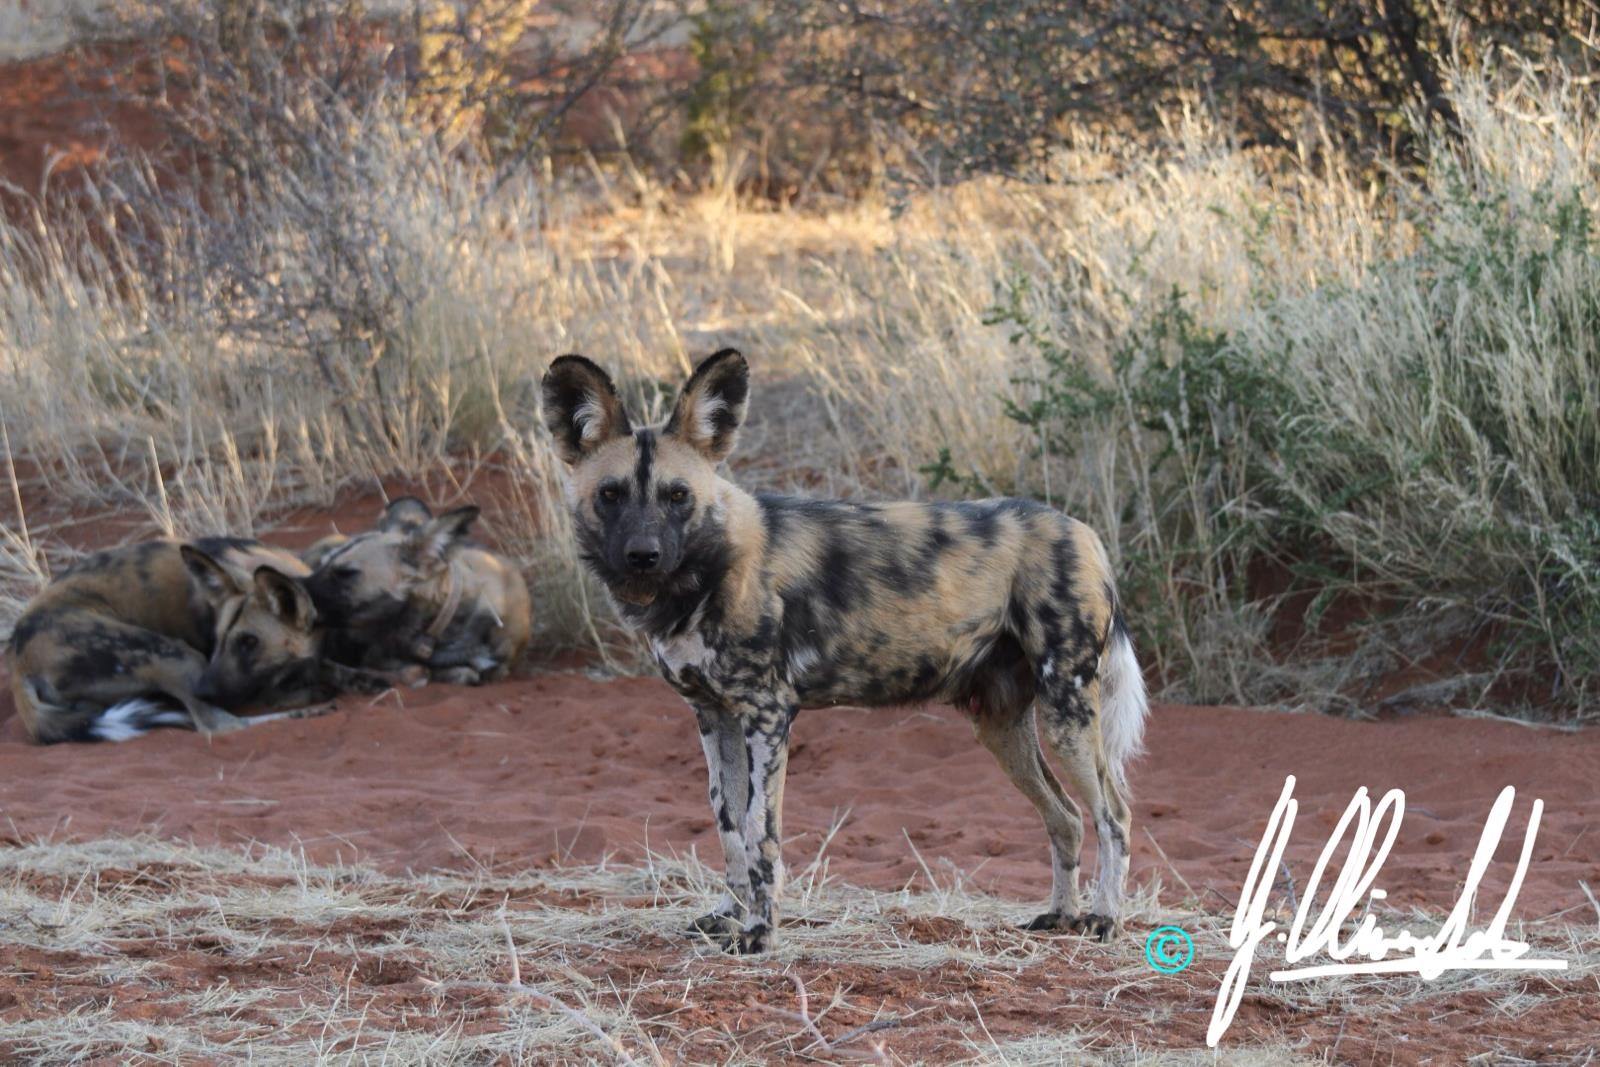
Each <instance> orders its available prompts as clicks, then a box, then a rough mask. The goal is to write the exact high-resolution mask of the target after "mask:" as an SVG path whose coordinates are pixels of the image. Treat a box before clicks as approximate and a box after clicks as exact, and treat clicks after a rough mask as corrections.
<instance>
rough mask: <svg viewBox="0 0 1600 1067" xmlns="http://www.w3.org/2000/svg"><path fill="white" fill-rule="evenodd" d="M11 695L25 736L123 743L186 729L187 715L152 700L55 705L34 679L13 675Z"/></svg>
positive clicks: (47, 742) (52, 740)
mask: <svg viewBox="0 0 1600 1067" xmlns="http://www.w3.org/2000/svg"><path fill="white" fill-rule="evenodd" d="M11 693H12V697H13V698H14V701H15V703H16V707H17V713H18V715H19V717H20V718H21V719H22V725H23V728H24V729H25V730H27V732H28V736H29V737H30V738H32V739H33V740H34V741H36V742H38V743H39V744H41V745H51V744H55V743H56V742H58V741H127V740H129V739H131V738H135V737H138V736H139V735H140V734H144V733H148V732H149V731H150V730H152V729H154V728H155V727H157V726H188V725H189V714H188V712H185V711H181V710H179V709H177V708H171V707H167V706H166V705H164V704H161V703H159V702H157V701H154V700H144V699H139V700H124V701H121V702H120V703H117V704H113V705H111V706H110V707H109V708H104V709H101V710H99V711H79V710H77V709H75V708H66V707H60V706H58V705H57V704H56V703H55V702H54V701H52V700H51V699H50V698H49V694H48V687H47V686H45V685H44V684H43V683H42V681H41V680H40V679H38V678H25V677H21V676H13V678H12V685H11Z"/></svg>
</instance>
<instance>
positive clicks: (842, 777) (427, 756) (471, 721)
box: [0, 674, 1600, 919]
mask: <svg viewBox="0 0 1600 1067" xmlns="http://www.w3.org/2000/svg"><path fill="white" fill-rule="evenodd" d="M369 699H370V698H361V699H359V700H352V701H346V704H345V707H344V708H343V709H342V710H341V711H340V712H338V713H335V714H333V715H330V716H327V717H325V718H321V719H314V720H307V721H302V722H290V723H278V724H272V725H268V726H264V727H261V728H258V729H256V730H250V731H246V732H244V733H242V734H237V735H231V736H227V737H222V738H218V739H216V740H214V741H209V742H208V741H206V740H204V739H203V738H200V737H197V736H195V735H193V734H190V733H188V732H185V731H163V732H159V733H156V734H152V735H150V736H148V737H145V738H141V739H138V740H136V741H133V742H130V743H126V744H123V745H119V746H114V747H113V746H109V745H64V746H56V747H52V748H36V747H33V746H30V745H28V744H26V743H25V742H24V741H23V739H22V736H21V731H20V728H19V726H18V724H17V722H16V721H15V719H14V718H13V717H12V715H11V707H10V702H9V701H10V698H9V696H6V697H4V698H0V825H3V826H4V827H5V830H4V831H0V832H3V833H6V834H10V835H17V836H21V837H24V838H29V837H34V836H42V835H50V834H56V835H65V836H69V837H72V838H88V837H93V836H96V835H101V834H106V833H131V832H136V831H141V830H147V831H151V832H154V833H158V834H161V835H163V836H169V837H176V838H182V839H185V840H191V839H192V840H194V841H196V842H199V843H202V844H210V843H220V844H224V845H234V844H243V843H246V842H250V841H264V842H269V843H276V844H289V843H293V842H296V841H298V842H300V843H302V844H304V845H305V847H306V850H307V852H308V853H309V854H310V855H311V857H312V858H313V859H314V860H318V861H326V860H333V859H335V858H342V859H345V860H356V859H360V860H363V861H366V862H370V863H374V864H376V865H379V866H382V867H385V868H388V869H391V870H397V871H404V870H416V871H421V870H427V869H431V868H466V867H470V866H473V865H476V864H480V863H481V864H486V865H492V866H499V867H502V868H504V867H511V868H516V867H523V866H533V865H542V864H548V863H555V862H563V861H566V862H586V861H592V860H597V859H599V858H601V857H602V856H604V855H607V854H613V855H617V856H619V857H621V858H623V859H628V858H633V857H638V856H640V855H642V853H643V850H644V849H645V848H646V847H649V848H651V849H656V850H674V849H675V850H679V851H683V850H687V849H690V848H694V849H697V850H698V851H699V853H700V855H701V856H702V857H703V858H705V859H707V860H710V861H713V862H720V851H719V848H718V845H717V839H716V835H715V834H714V833H713V831H712V825H711V818H710V813H709V809H708V807H707V804H706V800H705V766H704V763H703V761H702V759H701V755H700V746H699V743H698V738H697V736H696V734H695V728H694V720H693V717H692V716H691V715H690V714H689V713H688V711H687V710H686V708H685V707H684V706H683V704H682V702H681V701H680V700H679V699H678V697H677V696H676V695H675V694H673V693H672V691H671V690H670V689H668V688H667V687H666V685H665V684H663V683H662V682H660V681H658V680H655V679H621V680H617V681H611V682H597V681H593V680H590V679H588V678H586V677H584V676H582V675H577V674H546V675H537V676H535V677H532V678H528V679H521V680H515V681H511V682H506V683H502V684H498V685H490V686H485V687H483V688H481V689H459V688H453V687H447V686H432V687H429V688H427V689H424V690H411V691H404V692H398V693H391V694H389V695H388V696H386V697H383V698H380V699H378V700H377V701H376V702H375V703H373V704H370V705H369V704H368V700H369ZM795 737H796V743H795V748H794V754H793V758H792V759H791V763H790V772H789V788H788V793H787V807H786V826H785V832H786V835H787V838H788V844H787V846H786V849H787V852H786V854H787V856H788V858H789V862H790V864H791V865H795V864H798V863H804V862H808V861H809V859H810V858H811V856H812V855H814V854H815V851H816V849H817V847H818V846H819V844H820V843H821V840H822V837H823V835H824V834H825V833H826V832H827V830H828V829H829V827H830V825H831V824H832V823H833V822H834V820H835V819H836V818H837V817H838V816H839V815H841V814H843V813H846V812H848V817H847V819H846V821H845V824H844V828H843V830H842V831H841V832H840V833H839V834H838V835H837V836H836V837H835V839H834V841H833V843H832V844H831V845H830V846H829V848H828V856H829V858H830V861H831V863H832V869H833V872H834V873H835V874H836V875H837V876H839V877H841V878H843V879H845V880H847V881H852V882H856V883H858V884H862V885H868V886H874V887H880V888H898V887H900V886H901V885H903V884H905V883H906V882H908V881H910V880H913V879H915V878H916V877H918V870H919V866H918V860H917V855H916V853H918V852H920V853H921V856H922V858H923V859H924V860H925V861H926V862H928V863H929V864H930V865H931V866H933V868H934V870H935V871H936V872H937V871H939V870H940V865H941V864H943V863H945V861H948V863H949V864H953V865H954V866H955V867H957V868H959V869H961V870H963V871H966V872H969V873H971V874H973V875H974V880H975V882H976V884H977V885H979V886H981V887H984V888H989V889H993V890H995V891H997V892H1000V893H1002V894H1004V895H1007V896H1011V897H1015V898H1016V900H1017V911H1018V915H1019V917H1020V916H1022V915H1023V914H1024V913H1025V912H1027V911H1028V909H1029V908H1032V907H1034V906H1035V905H1036V904H1037V903H1039V902H1040V901H1042V899H1043V897H1044V895H1045V894H1046V893H1047V891H1048V888H1049V872H1048V866H1047V863H1046V857H1045V850H1044V834H1043V830H1042V828H1041V826H1040V824H1039V821H1038V819H1037V817H1036V816H1035V815H1034V813H1033V810H1032V808H1031V807H1030V806H1029V805H1028V803H1027V802H1026V801H1025V800H1024V799H1023V798H1022V796H1021V795H1020V794H1018V793H1017V792H1016V791H1015V790H1014V789H1013V788H1012V787H1011V786H1010V784H1009V783H1008V782H1007V781H1006V779H1005V777H1004V776H1003V775H1002V774H1001V772H1000V770H999V769H998V767H997V766H996V765H995V764H994V762H993V761H992V760H991V759H990V758H989V757H988V755H987V754H986V753H985V752H984V751H983V750H982V749H981V748H979V747H978V746H977V745H976V743H975V742H974V741H973V739H972V736H971V730H970V728H969V727H968V725H967V723H966V722H965V721H964V720H963V718H962V716H961V715H960V714H959V713H957V712H955V711H953V710H951V709H949V708H944V707H930V708H922V709H912V708H901V709H889V710H876V711H867V710H861V709H849V708H843V709H832V710H819V711H806V712H803V713H802V714H801V718H800V721H799V723H798V724H797V725H796V728H795ZM1149 748H1150V751H1149V754H1148V755H1147V756H1146V757H1145V758H1144V759H1143V760H1142V761H1141V762H1140V763H1138V765H1137V767H1136V769H1135V771H1134V774H1133V787H1134V791H1135V794H1136V797H1137V800H1136V802H1135V807H1134V828H1135V829H1134V835H1135V840H1134V860H1133V878H1134V880H1135V881H1142V880H1144V879H1146V878H1149V877H1150V876H1152V875H1160V876H1161V877H1162V878H1163V880H1164V882H1165V884H1166V885H1168V886H1169V887H1174V888H1176V887H1175V879H1174V875H1173V872H1174V871H1176V874H1177V875H1178V876H1181V878H1182V879H1183V880H1184V881H1185V882H1187V883H1188V884H1189V885H1190V886H1191V887H1193V889H1194V890H1195V891H1196V892H1197V893H1206V892H1208V891H1209V890H1215V891H1216V892H1217V893H1220V894H1222V897H1223V898H1225V899H1226V900H1227V901H1228V902H1230V909H1231V902H1232V901H1235V900H1237V898H1238V894H1239V889H1240V885H1241V883H1242V881H1243V877H1244V875H1245V873H1246V871H1247V869H1248V867H1249V864H1250V859H1251V857H1252V855H1253V853H1254V851H1255V847H1256V844H1257V843H1258V841H1259V840H1260V835H1261V833H1262V831H1263V830H1264V828H1265V825H1266V820H1267V816H1268V814H1269V813H1270V812H1271V810H1272V807H1273V804H1274V802H1275V801H1276V800H1277V797H1278V794H1279V792H1280V791H1281V790H1282V788H1283V781H1284V775H1285V774H1287V773H1293V774H1295V775H1297V777H1298V779H1299V782H1298V785H1297V788H1296V796H1297V797H1298V798H1299V800H1300V804H1301V812H1300V819H1299V823H1298V829H1297V832H1296V834H1295V837H1294V841H1293V844H1292V846H1291V849H1290V853H1289V855H1290V865H1291V868H1292V870H1293V872H1294V873H1295V876H1296V878H1297V879H1298V880H1299V881H1300V884H1301V885H1303V884H1304V879H1305V877H1306V876H1307V875H1308V874H1309V872H1310V869H1311V865H1312V863H1313V862H1314V861H1315V859H1316V856H1317V854H1318V853H1319V852H1320V851H1321V849H1322V846H1323V844H1324V843H1325V840H1326V835H1327V833H1328V832H1329V831H1330V830H1331V828H1332V826H1333V824H1334V822H1335V821H1336V820H1337V818H1338V816H1339V815H1340V814H1341V813H1342V811H1343V809H1344V807H1345V805H1346V804H1348V803H1349V801H1350V797H1351V794H1352V793H1353V791H1354V790H1355V789H1356V788H1358V787H1360V786H1363V785H1364V786H1366V787H1368V789H1369V790H1371V791H1372V792H1373V793H1374V794H1380V793H1381V792H1382V791H1383V790H1386V789H1388V788H1391V787H1394V786H1400V787H1402V788H1404V789H1405V791H1406V796H1407V803H1408V814H1407V817H1406V821H1405V824H1404V827H1403V829H1402V831H1401V834H1400V837H1399V840H1398V842H1397V843H1396V845H1395V848H1394V851H1393V853H1392V854H1391V856H1390V858H1389V861H1388V863H1387V864H1386V865H1385V867H1384V871H1383V876H1382V878H1381V879H1380V882H1379V884H1380V885H1382V886H1383V887H1385V888H1386V889H1388V891H1389V899H1390V901H1391V902H1395V903H1398V904H1402V905H1405V904H1417V905H1426V906H1432V907H1435V908H1447V907H1448V906H1450V905H1451V904H1452V903H1453V902H1454V900H1455V892H1456V890H1457V888H1458V886H1459V885H1460V882H1461V879H1462V877H1463V875H1464V873H1465V870H1466V865H1467V861H1468V859H1469V858H1470V856H1471V854H1472V852H1473V849H1474V848H1475V846H1476V844H1477V839H1478V835H1479V833H1480V831H1481V828H1482V824H1483V820H1484V817H1485V815H1486V814H1487V812H1488V810H1489V807H1490V805H1491V804H1492V802H1493V801H1494V799H1495V796H1496V794H1497V793H1498V792H1499V790H1500V789H1501V787H1502V786H1505V785H1514V786H1516V787H1517V789H1518V803H1517V807H1516V811H1515V814H1514V816H1513V819H1512V822H1511V824H1510V826H1509V828H1508V831H1507V833H1506V835H1505V836H1506V844H1505V846H1504V847H1503V848H1502V849H1501V850H1500V852H1499V853H1498V856H1499V858H1500V859H1501V860H1502V861H1504V860H1508V859H1511V858H1514V850H1515V849H1516V848H1517V847H1518V846H1519V845H1520V842H1521V832H1522V828H1523V826H1524V825H1525V822H1526V817H1527V814H1528V808H1529V805H1530V804H1531V800H1532V798H1533V797H1539V798H1541V799H1543V800H1544V802H1545V812H1544V818H1543V822H1542V824H1541V827H1540V831H1539V840H1538V846H1537V848H1536V851H1535V853H1534V860H1533V864H1532V866H1531V868H1530V870H1529V872H1528V878H1527V882H1526V884H1525V885H1524V887H1523V890H1522V893H1521V896H1520V897H1519V900H1520V906H1519V908H1518V914H1519V916H1521V917H1522V918H1526V919H1535V918H1540V917H1543V916H1546V915H1550V914H1552V913H1555V912H1558V911H1561V910H1563V909H1569V908H1587V907H1588V905H1587V901H1586V899H1585V897H1584V895H1583V892H1582V890H1581V888H1580V887H1579V884H1578V883H1579V881H1580V880H1582V881H1585V882H1588V883H1589V884H1590V885H1591V886H1600V832H1590V831H1591V830H1594V822H1595V819H1596V816H1597V814H1600V799H1597V796H1596V790H1595V783H1596V782H1597V781H1600V732H1596V731H1584V732H1579V733H1573V734H1565V733H1557V732H1554V731H1551V730H1544V729H1534V728H1529V727H1522V726H1517V725H1511V724H1505V723H1494V722H1485V721H1474V720H1464V719H1445V718H1426V719H1416V720H1410V721H1394V722H1383V723H1360V722H1349V721H1344V720H1337V719H1330V718H1325V717H1321V716H1315V715H1285V714H1275V713H1268V712H1257V711H1248V710H1239V709H1225V708H1185V707H1172V706H1164V707H1158V708H1157V709H1156V711H1155V713H1154V717H1153V720H1152V723H1151V729H1150V738H1149ZM908 842H909V843H908ZM912 845H915V850H913V848H912V847H911V846H912ZM1158 845H1159V849H1158V847H1157V846H1158ZM1163 854H1164V857H1163ZM1169 861H1170V865H1171V866H1170V867H1169V866H1168V863H1169ZM1510 866H1511V864H1510V863H1507V862H1502V863H1500V864H1498V865H1497V867H1498V868H1499V869H1498V870H1497V871H1496V872H1495V875H1496V876H1495V877H1491V878H1490V879H1488V880H1487V881H1486V883H1485V884H1486V887H1487V888H1488V889H1489V890H1490V891H1491V892H1492V895H1491V896H1490V897H1489V898H1488V899H1489V900H1490V901H1497V900H1498V893H1497V890H1498V887H1499V886H1501V885H1503V884H1504V882H1503V880H1501V879H1503V877H1504V876H1505V875H1506V874H1508V873H1509V872H1508V868H1509V867H1510ZM1213 899H1215V898H1213ZM1218 905H1219V907H1220V906H1222V902H1221V901H1218ZM1583 917H1584V916H1582V915H1581V914H1580V915H1579V916H1578V918H1579V919H1582V918H1583Z"/></svg>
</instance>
